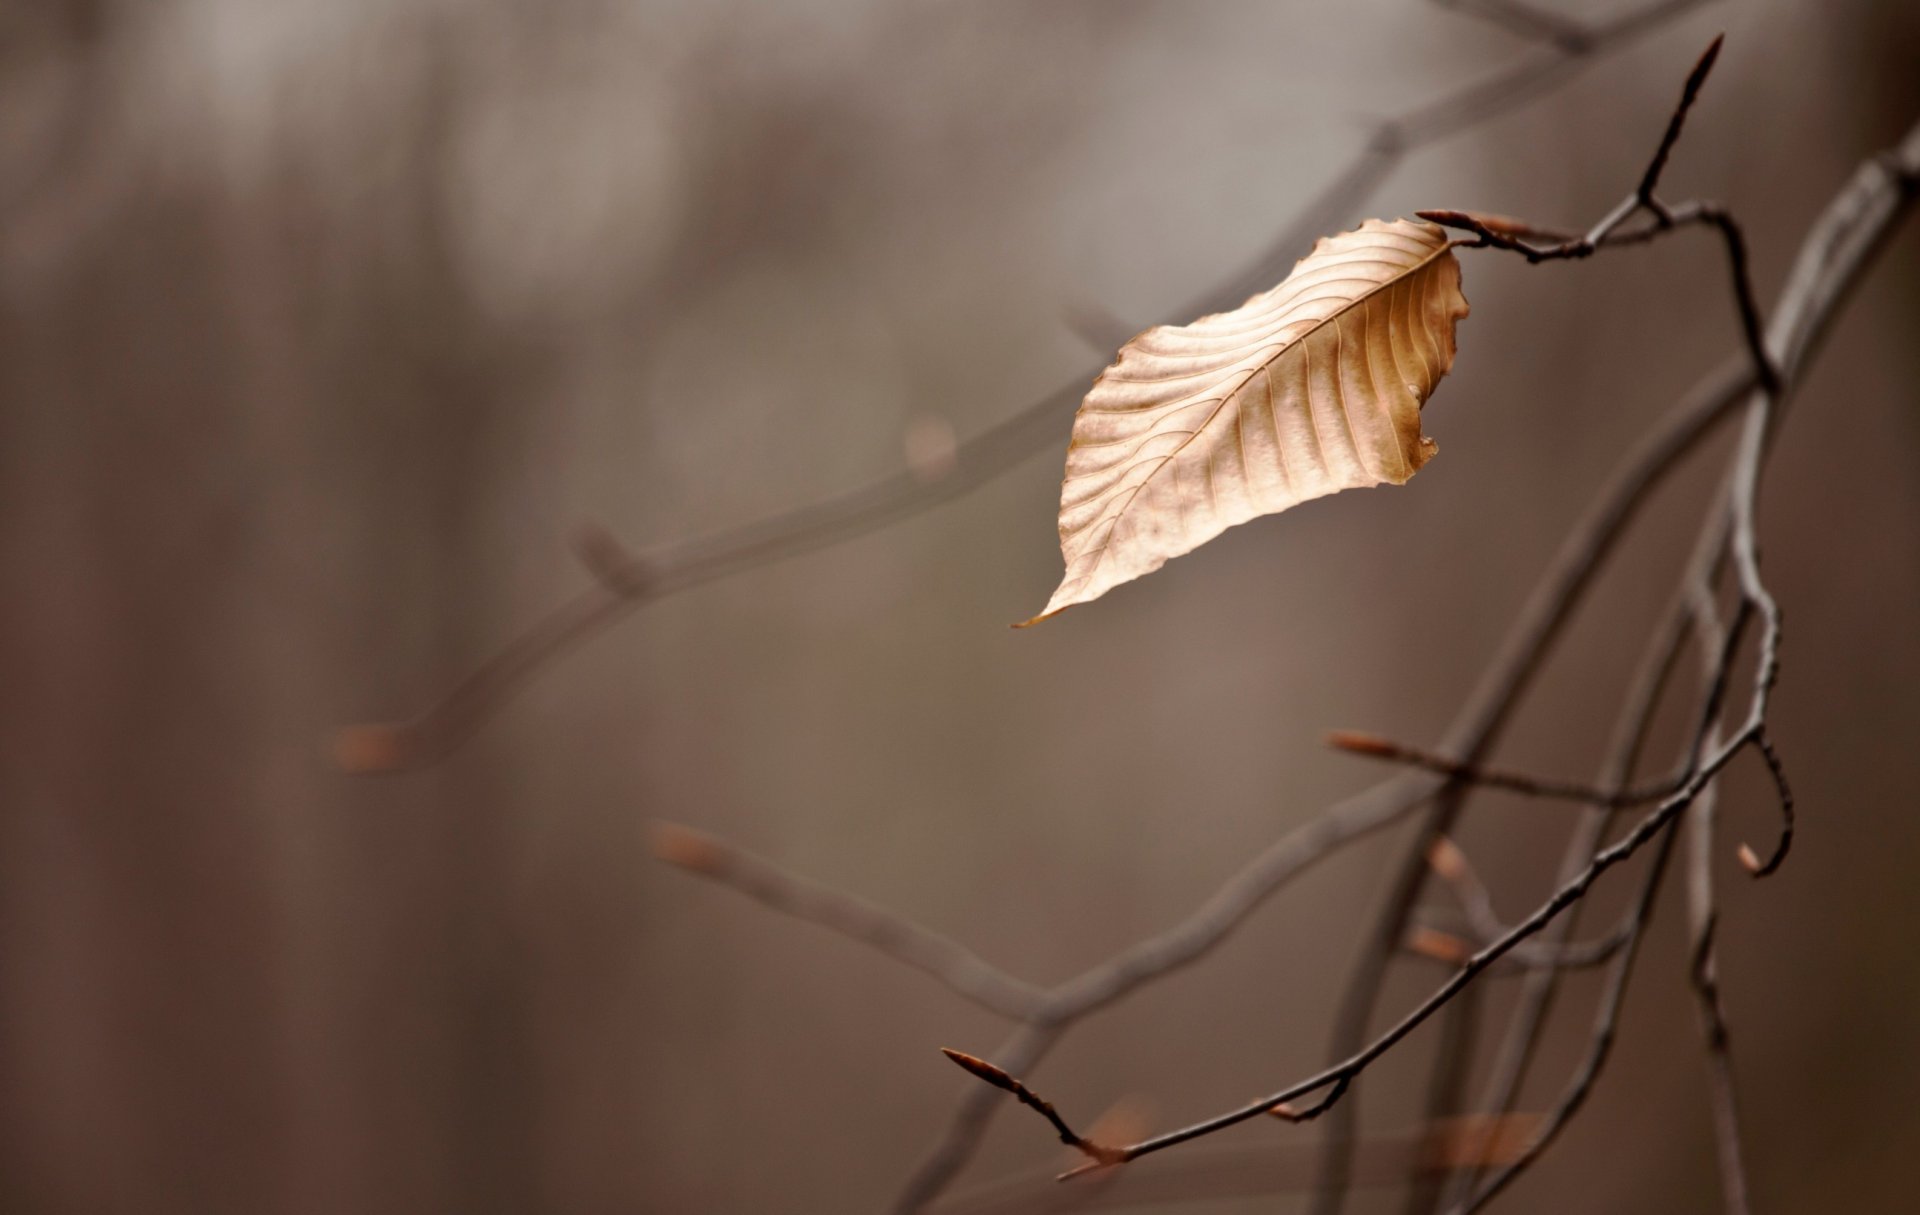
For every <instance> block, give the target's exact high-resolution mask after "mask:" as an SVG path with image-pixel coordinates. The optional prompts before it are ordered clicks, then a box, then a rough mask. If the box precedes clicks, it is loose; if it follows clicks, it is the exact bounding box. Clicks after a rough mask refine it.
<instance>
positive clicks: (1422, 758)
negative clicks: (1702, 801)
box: [1326, 730, 1685, 809]
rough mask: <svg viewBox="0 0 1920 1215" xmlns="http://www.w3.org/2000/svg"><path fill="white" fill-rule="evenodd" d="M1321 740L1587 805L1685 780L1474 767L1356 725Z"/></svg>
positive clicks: (1643, 794)
mask: <svg viewBox="0 0 1920 1215" xmlns="http://www.w3.org/2000/svg"><path fill="white" fill-rule="evenodd" d="M1326 743H1327V745H1328V746H1330V747H1332V748H1334V749H1335V750H1339V751H1346V752H1349V753H1350V754H1353V755H1363V756H1366V757H1367V758H1368V759H1383V760H1387V761H1389V762H1391V763H1396V764H1404V765H1406V766H1407V767H1410V768H1422V769H1424V770H1426V771H1428V772H1433V773H1436V774H1437V775H1440V776H1444V777H1446V778H1447V779H1448V780H1450V781H1453V782H1455V783H1458V784H1462V785H1477V786H1479V787H1480V788H1483V789H1503V790H1506V791H1507V792H1509V793H1519V794H1523V795H1525V796H1527V797H1538V798H1546V799H1549V800H1553V801H1565V802H1578V803H1580V804H1581V805H1586V806H1606V807H1612V808H1614V809H1619V808H1621V807H1624V806H1642V805H1645V804H1647V803H1648V802H1657V801H1659V800H1660V799H1661V798H1663V797H1670V796H1672V795H1673V792H1674V791H1675V790H1676V789H1678V788H1679V787H1680V785H1681V783H1682V782H1683V781H1684V780H1685V777H1684V775H1682V776H1674V777H1668V778H1667V779H1666V780H1663V781H1660V782H1658V783H1656V784H1651V785H1640V786H1636V787H1635V788H1632V789H1618V790H1606V789H1601V788H1599V787H1597V786H1594V785H1582V784H1577V783H1575V782H1573V781H1559V780H1548V779H1545V778H1542V777H1537V776H1527V775H1525V774H1523V773H1518V772H1507V771H1503V770H1501V769H1499V768H1486V767H1475V766H1473V765H1470V764H1463V763H1461V762H1460V761H1458V760H1455V759H1449V758H1448V757H1447V756H1445V755H1442V754H1440V753H1439V752H1437V751H1423V750H1421V749H1420V748H1418V747H1409V746H1406V745H1404V744H1401V743H1397V742H1394V741H1392V740H1391V739H1386V738H1381V737H1380V736H1379V735H1377V734H1366V733H1362V732H1360V731H1358V730H1335V731H1332V732H1330V733H1329V734H1328V735H1327V736H1326Z"/></svg>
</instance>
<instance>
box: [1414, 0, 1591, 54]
mask: <svg viewBox="0 0 1920 1215" xmlns="http://www.w3.org/2000/svg"><path fill="white" fill-rule="evenodd" d="M1433 3H1434V4H1436V5H1438V6H1439V7H1441V8H1444V9H1450V10H1452V11H1453V12H1457V13H1461V14H1463V15H1465V16H1469V17H1478V18H1480V19H1481V20H1482V21H1488V22H1491V23H1492V24H1494V25H1497V26H1499V27H1500V28H1502V29H1504V30H1506V31H1507V32H1508V33H1510V34H1513V35H1514V36H1515V37H1519V38H1526V39H1530V40H1532V41H1534V42H1544V43H1546V44H1548V45H1549V46H1554V47H1558V48H1559V49H1561V50H1563V51H1566V52H1568V53H1570V54H1579V53H1580V52H1581V51H1583V50H1585V49H1586V47H1587V45H1588V44H1589V42H1590V41H1591V40H1592V38H1593V32H1592V31H1591V30H1589V29H1588V28H1587V27H1586V26H1584V25H1582V24H1580V23H1579V22H1578V21H1572V20H1569V19H1568V18H1566V17H1562V16H1561V15H1560V14H1558V13H1554V12H1549V11H1548V10H1546V9H1541V8H1535V7H1534V6H1533V5H1531V4H1522V3H1520V2H1519V0H1433Z"/></svg>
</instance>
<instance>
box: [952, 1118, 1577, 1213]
mask: <svg viewBox="0 0 1920 1215" xmlns="http://www.w3.org/2000/svg"><path fill="white" fill-rule="evenodd" d="M1539 1123H1540V1118H1539V1117H1538V1116H1536V1115H1532V1114H1512V1115H1509V1116H1508V1117H1506V1118H1504V1119H1500V1120H1498V1121H1493V1120H1489V1119H1484V1118H1472V1117H1469V1118H1454V1119H1449V1120H1447V1121H1446V1122H1443V1123H1439V1124H1437V1125H1435V1126H1433V1127H1432V1128H1431V1129H1429V1130H1426V1131H1424V1132H1421V1131H1414V1132H1408V1133H1402V1134H1397V1135H1383V1136H1380V1137H1378V1138H1372V1139H1368V1140H1366V1141H1365V1142H1363V1143H1361V1144H1360V1146H1359V1151H1358V1152H1357V1161H1356V1167H1355V1181H1356V1183H1357V1184H1360V1185H1368V1186H1390V1185H1397V1184H1399V1183H1401V1182H1403V1181H1404V1180H1405V1179H1406V1178H1407V1177H1409V1176H1425V1175H1444V1174H1447V1173H1450V1172H1454V1171H1456V1170H1460V1169H1464V1168H1466V1167H1468V1166H1469V1165H1471V1164H1478V1165H1485V1166H1493V1165H1499V1164H1502V1163H1505V1162H1506V1161H1508V1160H1511V1159H1512V1158H1513V1157H1514V1156H1515V1155H1516V1154H1517V1153H1518V1152H1520V1151H1521V1150H1522V1149H1523V1148H1524V1146H1525V1145H1526V1143H1527V1142H1528V1141H1529V1140H1530V1139H1531V1138H1532V1137H1533V1136H1534V1135H1535V1134H1537V1133H1538V1127H1539ZM1313 1160H1314V1157H1313V1150H1312V1147H1311V1145H1309V1144H1304V1143H1283V1144H1270V1143H1263V1144H1261V1145H1259V1146H1258V1147H1252V1148H1248V1147H1239V1146H1234V1147H1208V1148H1196V1149H1194V1150H1193V1151H1190V1152H1185V1153H1182V1154H1180V1155H1179V1156H1177V1157H1166V1158H1163V1159H1161V1160H1160V1161H1158V1162H1156V1163H1155V1164H1153V1165H1145V1166H1141V1167H1140V1168H1137V1169H1128V1170H1125V1171H1124V1172H1119V1173H1114V1172H1106V1173H1102V1174H1101V1175H1100V1176H1099V1177H1098V1178H1097V1179H1090V1182H1089V1183H1083V1184H1076V1185H1065V1186H1063V1185H1055V1184H1052V1183H1053V1182H1055V1181H1057V1180H1058V1177H1057V1174H1055V1173H1054V1172H1053V1171H1052V1170H1047V1171H1045V1172H1033V1173H1028V1174H1024V1175H1021V1176H1016V1177H1012V1178H1008V1179H1005V1180H1002V1181H996V1182H990V1183H988V1184H986V1185H983V1186H980V1187H977V1188H975V1189H971V1190H966V1191H963V1192H961V1193H959V1194H956V1195H954V1196H953V1197H951V1198H948V1199H943V1200H942V1201H940V1202H938V1203H936V1204H935V1205H934V1206H933V1208H932V1211H933V1213H934V1215H1046V1213H1048V1212H1067V1211H1116V1210H1130V1209H1135V1208H1138V1207H1143V1206H1150V1205H1157V1204H1165V1203H1195V1202H1204V1201H1208V1200H1219V1199H1229V1198H1254V1197H1260V1196H1263V1195H1270V1194H1281V1193H1286V1192H1288V1191H1291V1190H1298V1189H1301V1188H1304V1187H1305V1186H1307V1185H1309V1184H1311V1183H1312V1180H1313Z"/></svg>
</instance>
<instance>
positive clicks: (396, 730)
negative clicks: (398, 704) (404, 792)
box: [330, 724, 413, 776]
mask: <svg viewBox="0 0 1920 1215" xmlns="http://www.w3.org/2000/svg"><path fill="white" fill-rule="evenodd" d="M330 750H331V752H332V754H333V762H334V764H335V766H337V767H338V768H339V769H340V770H341V771H343V772H351V773H353V774H354V775H355V776H365V775H368V774H371V773H376V772H397V771H399V770H400V769H401V768H404V767H406V766H407V764H408V763H409V762H410V760H411V758H412V754H411V753H412V751H413V748H412V747H410V746H408V745H407V730H406V727H405V726H397V725H380V724H369V725H359V726H346V727H344V728H343V729H340V730H337V731H335V732H334V736H333V746H332V747H331V748H330Z"/></svg>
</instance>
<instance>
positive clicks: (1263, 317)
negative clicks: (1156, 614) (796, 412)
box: [1026, 219, 1467, 624]
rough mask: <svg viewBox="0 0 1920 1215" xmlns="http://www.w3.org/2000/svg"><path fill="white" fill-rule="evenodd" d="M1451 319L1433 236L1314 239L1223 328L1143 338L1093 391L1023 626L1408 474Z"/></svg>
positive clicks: (1365, 233)
mask: <svg viewBox="0 0 1920 1215" xmlns="http://www.w3.org/2000/svg"><path fill="white" fill-rule="evenodd" d="M1465 315H1467V301H1466V297H1465V296H1463V295H1461V294H1460V263H1459V262H1458V261H1457V260H1456V259H1455V258H1454V256H1453V253H1452V251H1451V248H1450V247H1449V245H1448V241H1447V236H1446V233H1445V232H1444V231H1443V230H1442V229H1441V228H1439V227H1438V226H1436V225H1434V224H1427V223H1416V222H1413V221H1411V220H1393V221H1391V222H1387V221H1382V220H1377V219H1370V220H1368V221H1367V222H1366V223H1364V224H1362V225H1361V226H1360V227H1359V228H1358V229H1357V230H1355V231H1353V232H1344V233H1342V234H1340V235H1339V236H1330V237H1325V238H1323V239H1322V240H1321V241H1320V242H1319V243H1318V244H1316V245H1315V246H1314V248H1313V252H1312V253H1310V254H1308V255H1307V256H1306V257H1305V258H1304V259H1302V260H1301V261H1300V262H1299V263H1298V264H1297V265H1295V266H1294V268H1293V273H1292V274H1290V275H1288V276H1287V278H1286V280H1285V281H1284V282H1282V283H1281V284H1280V285H1279V286H1277V287H1275V288H1274V289H1273V290H1271V291H1268V292H1266V293H1264V294H1261V295H1256V296H1254V297H1253V298H1252V299H1250V300H1248V301H1247V302H1246V303H1245V304H1243V305H1242V306H1241V307H1240V308H1239V309H1237V310H1236V311H1233V312H1222V313H1218V314H1215V315H1213V316H1206V317H1202V318H1200V319H1199V320H1197V321H1195V322H1194V323H1193V324H1191V325H1162V326H1160V327H1159V328H1156V329H1149V330H1147V331H1146V332H1145V333H1143V334H1141V335H1140V336H1139V337H1136V338H1134V339H1133V340H1132V341H1131V342H1128V343H1127V344H1126V345H1125V346H1123V347H1122V348H1121V350H1120V357H1119V359H1118V360H1117V361H1116V362H1115V363H1114V365H1113V366H1111V367H1109V368H1107V369H1106V370H1105V371H1104V372H1102V373H1101V374H1100V378H1099V379H1097V380H1095V381H1094V384H1093V388H1092V390H1091V391H1090V392H1088V393H1087V398H1086V400H1085V401H1083V402H1081V404H1080V412H1079V413H1078V414H1077V415H1076V416H1075V418H1074V422H1073V441H1072V443H1071V444H1070V445H1069V446H1068V448H1067V473H1066V480H1065V482H1064V483H1063V484H1062V486H1061V490H1060V551H1061V554H1062V555H1063V556H1064V557H1065V558H1066V563H1067V570H1066V576H1065V578H1064V579H1063V580H1062V582H1061V583H1060V588H1059V589H1058V590H1056V591H1055V592H1054V593H1053V598H1052V599H1051V600H1050V601H1049V602H1048V603H1047V607H1046V610H1045V611H1043V612H1041V613H1040V615H1038V616H1036V617H1034V618H1033V619H1032V620H1029V621H1027V622H1026V623H1027V624H1034V623H1037V622H1038V621H1041V620H1045V619H1046V618H1047V617H1049V616H1051V615H1053V614H1054V613H1056V612H1059V611H1062V610H1064V609H1066V608H1069V607H1072V606H1073V605H1074V604H1076V603H1085V602H1087V601H1088V600H1091V599H1097V598H1099V597H1100V596H1101V595H1103V594H1105V593H1106V592H1107V591H1109V590H1111V589H1112V588H1113V587H1115V586H1118V585H1119V584H1120V583H1122V582H1128V581H1131V580H1132V579H1135V578H1138V577H1140V576H1141V575H1142V574H1149V573H1152V572H1153V571H1154V570H1156V569H1159V568H1160V567H1161V566H1162V565H1164V564H1165V563H1166V562H1167V560H1168V559H1169V558H1172V557H1178V556H1180V555H1181V554H1182V553H1187V552H1191V551H1192V550H1194V549H1195V548H1198V547H1199V546H1200V545H1202V544H1204V543H1206V542H1207V541H1208V540H1211V539H1213V537H1215V536H1217V535H1219V534H1220V533H1221V532H1223V531H1225V530H1226V529H1227V528H1229V527H1232V526H1234V525H1235V524H1237V523H1245V522H1246V521H1247V520H1249V519H1252V518H1255V517H1257V516H1260V515H1270V514H1273V513H1275V512H1276V511H1283V510H1285V509H1287V508H1288V507H1290V506H1294V505H1297V504H1298V503H1301V502H1305V501H1307V500H1308V499H1310V498H1318V497H1322V496H1323V495H1326V494H1331V493H1336V492H1338V491H1339V490H1343V489H1360V488H1364V487H1366V486H1370V485H1380V484H1383V483H1387V482H1391V483H1392V484H1395V485H1399V484H1402V483H1404V482H1405V481H1406V480H1407V478H1409V477H1411V476H1413V474H1414V473H1415V471H1417V470H1418V469H1419V468H1420V466H1421V465H1422V464H1425V463H1426V462H1427V460H1428V458H1429V457H1431V456H1432V455H1433V453H1434V450H1435V449H1434V444H1433V441H1432V440H1431V439H1427V438H1424V437H1422V436H1421V433H1420V407H1421V405H1422V404H1424V403H1425V401H1426V399H1427V397H1428V396H1429V395H1431V394H1432V392H1433V389H1434V386H1435V385H1436V384H1438V383H1439V382H1440V377H1441V376H1444V375H1445V374H1446V373H1447V370H1448V369H1449V368H1450V367H1452V366H1453V350H1454V347H1453V327H1454V324H1455V322H1457V321H1458V320H1459V319H1460V318H1461V317H1464V316H1465Z"/></svg>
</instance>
